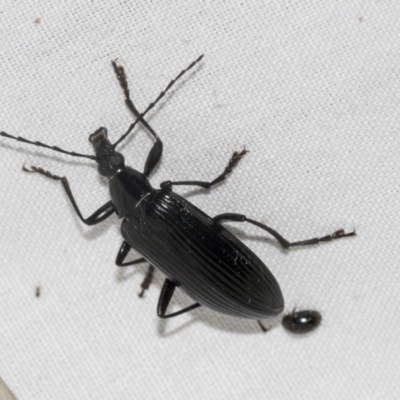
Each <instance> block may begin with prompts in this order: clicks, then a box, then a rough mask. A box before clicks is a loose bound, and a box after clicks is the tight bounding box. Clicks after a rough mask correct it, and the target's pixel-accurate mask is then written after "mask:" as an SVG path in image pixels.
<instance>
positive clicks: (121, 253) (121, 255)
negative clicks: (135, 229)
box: [115, 240, 147, 267]
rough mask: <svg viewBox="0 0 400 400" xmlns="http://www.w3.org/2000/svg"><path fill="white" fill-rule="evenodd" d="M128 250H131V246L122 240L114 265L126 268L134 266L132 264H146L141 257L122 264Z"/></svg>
mask: <svg viewBox="0 0 400 400" xmlns="http://www.w3.org/2000/svg"><path fill="white" fill-rule="evenodd" d="M130 249H131V246H129V244H128V243H127V242H126V241H125V240H124V242H123V243H122V245H121V247H120V249H119V251H118V254H117V258H116V259H115V264H117V266H118V267H127V266H128V265H134V264H140V263H142V262H147V261H146V260H145V259H144V258H143V257H142V258H138V259H137V260H134V261H128V262H124V260H125V258H126V256H127V255H128V253H129V250H130Z"/></svg>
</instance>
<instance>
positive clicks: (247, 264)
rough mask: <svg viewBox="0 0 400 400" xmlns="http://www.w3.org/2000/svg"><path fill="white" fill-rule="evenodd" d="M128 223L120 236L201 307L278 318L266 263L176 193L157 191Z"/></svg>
mask: <svg viewBox="0 0 400 400" xmlns="http://www.w3.org/2000/svg"><path fill="white" fill-rule="evenodd" d="M140 209H141V212H140V213H137V214H136V215H131V216H128V217H126V218H125V220H124V222H123V224H122V235H123V236H124V238H125V240H126V241H127V242H128V243H129V244H130V245H131V246H132V247H133V248H135V249H136V250H138V251H139V252H140V253H141V254H142V255H143V256H144V257H145V258H146V259H147V260H148V261H149V262H151V263H152V264H153V265H154V266H156V267H157V268H159V269H160V270H161V271H162V272H164V273H165V274H166V275H167V276H168V278H169V279H171V280H172V281H174V282H176V283H177V284H179V286H180V287H181V289H182V290H184V291H185V292H186V293H187V294H188V295H189V296H190V297H191V298H192V299H194V300H195V301H197V302H198V303H200V304H202V305H204V306H207V307H209V308H212V309H214V310H216V311H220V312H223V313H225V314H229V315H233V316H236V317H243V318H254V319H258V318H264V317H267V316H273V315H277V314H279V313H280V312H281V311H282V309H283V305H284V302H283V296H282V293H281V290H280V288H279V285H278V283H277V281H276V279H275V278H274V276H273V275H272V273H271V272H270V271H269V270H268V268H267V267H266V266H265V265H264V263H263V262H262V261H261V260H260V259H259V258H258V257H257V256H256V255H255V254H254V253H253V252H252V251H251V250H250V249H249V248H248V247H247V246H245V245H244V244H243V243H242V242H240V241H239V239H237V238H236V237H235V236H234V235H232V234H231V233H230V232H229V231H228V230H227V229H225V228H224V227H223V226H221V225H220V224H218V223H215V222H214V221H213V220H212V218H210V217H209V216H207V215H206V214H205V213H203V212H202V211H201V210H199V209H198V208H197V207H195V206H194V205H193V204H191V203H189V202H188V201H186V200H185V199H183V198H182V197H180V196H179V195H177V194H175V193H165V192H162V191H157V193H156V194H155V196H154V197H153V199H151V200H149V201H147V202H145V201H144V202H143V204H142V205H141V206H140Z"/></svg>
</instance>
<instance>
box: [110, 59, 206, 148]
mask: <svg viewBox="0 0 400 400" xmlns="http://www.w3.org/2000/svg"><path fill="white" fill-rule="evenodd" d="M203 57H204V54H202V55H201V56H200V57H199V58H198V59H197V60H195V61H193V62H192V63H191V64H190V65H189V66H188V67H187V68H186V69H184V70H182V71H181V72H180V73H179V74H178V75H177V76H176V78H175V79H173V80H172V81H171V82H170V83H168V85H167V87H166V88H165V89H164V90H163V91H162V92H161V93H160V94H159V95H158V97H157V98H156V99H155V100H154V101H153V102H152V103H150V104H149V105H148V107H147V108H146V110H145V111H144V112H143V113H141V114H140V115H139V116H138V118H137V119H136V120H135V122H134V123H133V124H131V125H130V127H129V128H128V130H127V131H126V132H125V133H124V134H123V135H122V136H121V137H120V138H119V139H118V140H117V141H116V142H115V143H114V144H113V145H112V147H113V148H114V149H115V148H116V147H117V146H118V145H119V144H120V143H121V142H122V141H123V140H124V139H125V138H126V137H127V136H128V135H129V133H130V132H131V131H132V129H133V128H134V127H135V126H136V125H137V124H138V123H139V122H140V121H141V120H142V119H143V117H144V116H145V115H146V114H147V113H148V112H149V111H150V110H151V109H152V108H153V107H154V106H155V105H156V104H157V103H158V102H159V101H160V100H161V99H162V98H163V97H164V96H165V95H166V93H167V91H168V90H169V89H171V87H172V86H173V85H174V84H175V83H176V82H177V81H178V80H179V78H181V77H182V76H183V75H184V74H185V73H186V72H188V71H189V70H190V69H192V68H193V67H194V66H195V65H196V64H197V63H198V62H200V61H201V59H202V58H203Z"/></svg>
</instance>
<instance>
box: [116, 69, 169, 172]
mask: <svg viewBox="0 0 400 400" xmlns="http://www.w3.org/2000/svg"><path fill="white" fill-rule="evenodd" d="M111 64H112V66H113V68H114V71H115V74H116V76H117V79H118V81H119V84H120V86H121V88H122V90H123V91H124V94H125V104H126V105H127V107H128V108H129V110H130V111H131V112H132V114H133V115H134V116H135V117H136V118H137V119H139V120H140V122H141V123H142V124H143V125H144V126H145V127H146V129H147V130H148V131H149V132H150V133H151V134H152V135H153V137H154V139H156V142H155V143H154V145H153V147H152V148H151V150H150V153H149V155H148V156H147V160H146V164H145V167H144V172H143V173H144V175H146V176H149V175H150V173H151V171H152V170H153V169H154V168H155V166H156V165H157V164H158V162H159V161H160V158H161V155H162V148H163V145H162V142H161V140H160V138H159V137H158V135H157V133H156V132H155V131H154V129H153V128H152V127H151V126H150V125H149V124H148V122H147V121H146V120H145V119H144V118H143V116H142V114H140V112H139V111H138V109H137V108H136V107H135V105H134V104H133V102H132V100H131V98H130V94H129V86H128V81H127V79H126V75H125V70H124V67H122V66H121V65H117V63H116V62H115V61H111Z"/></svg>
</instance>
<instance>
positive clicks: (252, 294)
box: [0, 56, 355, 320]
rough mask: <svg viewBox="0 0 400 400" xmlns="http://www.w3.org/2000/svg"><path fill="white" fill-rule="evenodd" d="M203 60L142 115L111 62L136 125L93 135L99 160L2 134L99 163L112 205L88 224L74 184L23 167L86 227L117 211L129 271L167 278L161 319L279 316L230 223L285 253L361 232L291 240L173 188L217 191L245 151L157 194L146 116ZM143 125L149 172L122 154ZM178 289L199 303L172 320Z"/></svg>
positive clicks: (268, 276) (278, 299)
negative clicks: (62, 197)
mask: <svg viewBox="0 0 400 400" xmlns="http://www.w3.org/2000/svg"><path fill="white" fill-rule="evenodd" d="M202 57H203V56H200V57H199V58H198V59H197V60H196V61H194V62H193V63H192V64H190V65H189V67H188V68H186V69H185V70H183V71H182V72H181V73H180V74H179V75H178V76H177V77H176V78H175V79H174V80H172V81H171V82H170V83H169V84H168V86H167V88H166V89H165V90H164V91H163V92H161V93H160V95H159V96H158V98H157V99H156V101H154V102H153V103H151V104H150V105H149V106H148V107H147V109H146V110H145V111H144V112H143V113H142V114H141V113H139V111H138V110H137V109H136V107H135V106H134V104H133V102H132V100H131V99H130V94H129V89H128V84H127V80H126V76H125V72H124V69H123V67H121V66H119V65H117V63H116V62H115V61H112V66H113V68H114V71H115V73H116V75H117V78H118V81H119V83H120V85H121V87H122V89H123V91H124V94H125V103H126V105H127V106H128V108H129V110H130V111H131V112H132V113H133V114H134V115H135V117H136V118H137V119H136V121H135V122H134V123H132V124H131V125H130V127H129V129H128V130H127V132H126V133H125V134H124V135H122V136H121V137H120V139H119V140H118V141H116V142H115V143H114V144H111V143H110V141H109V140H108V137H107V130H106V128H103V127H101V128H99V129H98V130H96V131H95V132H94V133H93V134H91V135H90V137H89V140H90V142H91V143H92V145H93V147H94V151H95V156H92V155H85V154H80V153H75V152H68V151H65V150H63V149H61V148H59V147H57V146H48V145H46V144H43V143H41V142H31V141H29V140H27V139H24V138H22V137H15V136H11V135H9V134H7V133H5V132H1V133H0V135H1V136H4V137H8V138H11V139H15V140H19V141H22V142H25V143H29V144H34V145H36V146H40V147H45V148H49V149H52V150H54V151H58V152H61V153H65V154H68V155H71V156H75V157H85V158H89V159H91V160H94V161H96V162H97V164H98V171H99V173H100V174H101V175H103V176H105V177H107V178H108V179H109V187H110V193H111V201H109V202H108V203H106V204H104V205H103V206H102V207H100V208H99V209H98V210H97V211H95V212H94V213H93V214H92V215H91V216H90V217H88V218H84V217H83V216H82V214H81V212H80V210H79V208H78V206H77V203H76V201H75V199H74V197H73V195H72V192H71V189H70V186H69V183H68V181H67V178H65V177H59V176H56V175H53V174H51V173H50V172H48V171H45V170H43V169H42V168H37V167H31V169H30V170H28V169H26V168H25V167H23V169H24V170H25V171H27V172H37V173H40V174H43V175H45V176H47V177H49V178H52V179H55V180H60V181H61V183H62V185H63V187H64V189H65V191H66V193H67V195H68V197H69V199H70V201H71V203H72V205H73V207H74V209H75V211H76V213H77V214H78V216H79V218H80V219H81V220H82V222H84V223H85V224H87V225H95V224H98V223H100V222H102V221H103V220H105V219H106V218H108V217H109V216H110V215H111V214H113V213H116V214H117V216H118V217H119V218H121V219H122V226H121V233H122V236H123V238H124V242H123V243H122V246H121V248H120V250H119V252H118V255H117V258H116V264H117V265H118V266H121V267H122V266H128V265H133V264H138V263H141V262H146V261H147V262H149V263H150V265H151V266H155V267H157V268H158V269H160V270H161V271H162V272H163V273H164V274H165V275H166V276H167V278H166V279H165V282H164V285H163V288H162V290H161V294H160V298H159V301H158V306H157V314H158V316H159V317H161V318H170V317H174V316H177V315H180V314H183V313H185V312H187V311H190V310H193V309H195V308H197V307H200V306H201V305H203V306H206V307H209V308H211V309H214V310H216V311H219V312H222V313H225V314H229V315H232V316H235V317H242V318H250V319H257V320H258V319H260V318H265V317H269V316H275V315H277V314H279V313H280V312H281V311H282V309H283V307H284V301H283V296H282V292H281V289H280V287H279V284H278V282H277V281H276V279H275V278H274V276H273V275H272V273H271V272H270V271H269V270H268V268H267V267H266V266H265V264H264V263H263V262H262V261H261V260H260V259H259V258H258V257H257V256H256V255H255V254H254V253H253V252H252V251H251V250H250V249H249V248H248V247H247V246H246V245H244V244H243V243H242V242H241V241H240V240H239V239H237V238H236V237H235V236H234V235H233V234H232V233H231V232H229V231H228V230H227V229H225V228H224V226H223V222H225V221H234V222H249V223H250V224H253V225H255V226H258V227H259V228H261V229H263V230H265V231H267V232H268V233H269V234H270V235H272V236H273V237H275V238H276V239H277V241H278V242H279V243H280V245H281V246H282V247H283V248H284V249H287V248H289V247H293V246H302V245H312V244H316V243H318V242H327V241H331V240H333V239H339V238H342V237H346V236H353V235H355V231H353V232H350V233H345V232H344V230H343V229H340V230H338V231H336V232H334V233H333V234H331V235H327V236H324V237H321V238H314V239H310V240H303V241H299V242H289V241H287V240H286V239H284V238H283V237H282V236H281V235H280V234H279V233H278V232H276V231H275V230H274V229H272V228H270V227H268V226H266V225H264V224H261V223H259V222H257V221H254V220H252V219H249V218H247V217H246V216H245V215H241V214H233V213H226V214H220V215H217V216H215V217H213V218H212V217H209V216H208V215H206V214H205V213H204V212H203V211H201V210H199V209H198V208H197V207H195V206H194V205H193V204H191V203H190V202H189V201H187V200H185V199H184V198H182V197H181V196H179V195H178V194H176V193H174V192H173V191H172V187H173V186H176V185H193V186H200V187H202V188H206V189H209V188H211V187H212V186H214V185H215V184H217V183H219V182H221V181H223V180H224V179H225V178H226V176H227V175H228V174H229V173H230V172H231V171H232V169H233V168H234V167H235V166H236V165H237V164H238V162H239V161H240V159H241V158H242V157H243V156H244V155H245V154H246V152H247V150H246V149H243V150H242V151H241V152H234V153H233V155H232V157H231V159H230V161H229V163H228V165H227V167H226V168H225V170H224V172H223V173H222V174H221V175H219V176H218V177H217V178H216V179H214V180H212V181H210V182H203V181H178V182H171V181H166V182H163V183H162V184H161V189H159V190H157V189H154V188H152V186H151V185H150V182H149V180H148V177H149V175H150V174H151V172H152V171H153V170H154V168H155V166H156V165H157V164H158V162H159V161H160V158H161V155H162V142H161V140H160V138H159V137H158V135H157V134H156V133H155V131H154V130H153V129H152V127H151V126H150V125H149V124H148V123H147V121H146V120H145V119H144V116H145V114H147V112H148V111H149V110H150V109H152V108H153V107H154V105H155V104H156V103H157V102H158V101H159V100H160V99H161V98H162V97H163V96H164V95H165V93H166V91H167V90H168V89H169V88H170V87H171V86H172V85H173V84H174V83H175V82H176V81H177V80H178V79H179V78H180V77H181V76H182V75H183V74H184V73H185V72H186V71H188V70H189V69H191V68H192V67H193V66H194V65H196V64H197V63H198V62H199V61H200V60H201V59H202ZM138 122H141V123H142V124H143V125H144V126H145V127H146V129H147V130H148V131H149V132H150V133H151V134H152V136H153V137H154V139H155V140H156V141H155V143H154V145H153V147H152V149H151V150H150V153H149V154H148V156H147V160H146V163H145V166H144V171H143V173H142V172H139V171H136V170H134V169H132V168H130V167H127V166H125V164H124V157H123V155H122V154H121V153H118V152H117V151H116V150H115V148H116V146H117V145H118V144H119V143H121V141H122V140H124V139H125V138H126V136H127V135H128V134H129V132H131V131H132V129H133V128H134V127H135V125H136V124H137V123H138ZM131 248H133V249H134V250H136V251H137V252H138V253H140V254H141V255H142V256H143V258H140V259H137V260H135V261H130V262H124V260H125V258H126V256H127V254H128V252H129V250H130V249H131ZM150 280H151V278H149V279H148V282H149V281H150ZM146 285H148V283H146V284H145V285H144V286H143V289H145V288H146V287H147V286H146ZM176 287H180V288H181V289H182V290H183V291H184V292H186V293H187V294H188V295H189V296H190V297H191V298H192V299H193V300H195V303H194V304H192V305H191V306H189V307H186V308H184V309H182V310H180V311H177V312H174V313H171V314H167V313H166V312H167V308H168V304H169V303H170V300H171V298H172V295H173V293H174V290H175V288H176Z"/></svg>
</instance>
